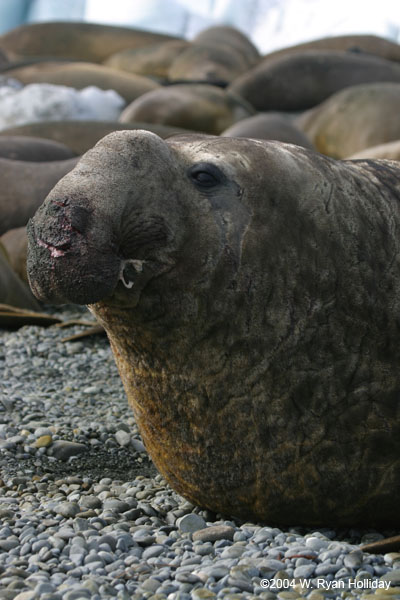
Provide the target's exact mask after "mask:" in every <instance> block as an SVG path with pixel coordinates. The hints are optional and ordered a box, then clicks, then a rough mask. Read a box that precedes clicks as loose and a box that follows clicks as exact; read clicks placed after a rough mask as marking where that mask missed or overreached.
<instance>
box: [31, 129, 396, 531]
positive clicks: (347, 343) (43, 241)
mask: <svg viewBox="0 0 400 600" xmlns="http://www.w3.org/2000/svg"><path fill="white" fill-rule="evenodd" d="M399 200H400V168H399V166H398V165H397V163H394V162H390V161H380V162H379V161H376V162H373V161H355V162H351V161H349V162H336V161H334V160H332V159H329V158H327V157H324V156H322V155H318V154H316V153H314V152H312V151H309V150H306V149H303V148H300V147H296V146H292V145H286V144H282V143H279V142H267V141H257V140H248V139H233V138H218V137H213V136H201V135H192V136H177V137H174V138H171V139H169V140H167V141H164V140H162V139H161V138H159V137H157V136H156V135H154V134H151V133H149V132H144V131H129V132H128V131H124V132H115V133H112V134H110V135H108V136H107V137H105V138H104V139H102V140H101V141H100V142H98V144H97V145H96V146H95V147H94V148H93V149H92V150H90V151H89V152H88V153H86V155H84V157H83V158H82V159H81V160H80V162H79V163H78V165H77V166H76V167H75V169H73V171H72V172H71V173H69V174H68V175H66V176H65V177H64V178H63V179H62V180H61V181H60V182H59V183H58V184H57V185H56V186H55V188H54V189H53V190H52V192H51V193H50V194H49V196H48V197H47V199H46V201H45V203H44V204H43V205H42V207H41V208H40V209H39V211H38V212H37V214H36V215H35V217H34V218H33V220H32V221H31V222H30V225H29V238H30V240H29V251H28V273H29V278H30V283H31V287H32V289H33V291H34V293H35V295H36V296H37V297H38V298H41V299H45V300H48V301H51V302H61V303H63V302H77V303H81V304H89V305H91V306H90V308H91V310H92V311H93V313H94V314H95V315H96V317H97V318H98V320H99V321H100V323H101V324H102V325H104V327H105V329H106V330H107V333H108V336H109V339H110V341H111V346H112V348H113V351H114V354H115V358H116V361H117V364H118V368H119V371H120V374H121V377H122V380H123V383H124V386H125V389H126V392H127V395H128V398H129V401H130V404H131V405H132V407H133V410H134V414H135V418H136V420H137V423H138V425H139V427H140V430H141V433H142V436H143V439H144V442H145V444H146V447H147V449H148V452H149V454H150V456H151V457H152V459H153V461H154V463H155V464H156V466H157V467H158V469H159V470H160V471H161V473H162V474H163V475H164V476H165V477H166V479H167V480H168V481H169V482H170V484H171V485H172V487H174V488H175V489H176V490H177V491H178V492H179V493H181V494H182V495H184V496H185V497H187V498H189V499H190V500H191V501H192V502H195V503H197V504H199V505H201V506H203V507H208V508H209V509H212V510H214V511H218V512H221V513H225V514H231V515H236V516H239V517H244V518H256V519H258V520H262V521H267V522H269V523H277V524H304V525H309V526H316V525H326V526H327V525H342V526H347V525H352V526H356V525H361V524H364V525H367V524H368V526H378V525H379V526H384V525H389V526H394V525H395V524H396V525H398V523H399V512H398V497H397V492H396V491H395V490H396V489H397V490H398V489H399V484H400V459H399V456H400V420H399V407H400V403H399V395H400V370H399V361H400V345H399V343H398V340H399V337H400V321H399V314H400V262H399V256H400V236H399V228H400V205H399Z"/></svg>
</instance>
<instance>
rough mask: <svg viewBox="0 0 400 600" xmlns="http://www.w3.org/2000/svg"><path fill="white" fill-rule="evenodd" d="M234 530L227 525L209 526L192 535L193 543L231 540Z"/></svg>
mask: <svg viewBox="0 0 400 600" xmlns="http://www.w3.org/2000/svg"><path fill="white" fill-rule="evenodd" d="M234 534H235V530H234V528H233V527H230V526H229V525H210V526H209V527H206V528H204V529H198V530H197V531H195V532H194V533H193V541H196V542H216V541H217V540H233V536H234Z"/></svg>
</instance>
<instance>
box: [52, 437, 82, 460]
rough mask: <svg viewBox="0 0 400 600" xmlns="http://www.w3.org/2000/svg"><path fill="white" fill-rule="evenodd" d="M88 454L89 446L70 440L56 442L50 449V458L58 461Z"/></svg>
mask: <svg viewBox="0 0 400 600" xmlns="http://www.w3.org/2000/svg"><path fill="white" fill-rule="evenodd" d="M85 452H87V446H86V445H85V444H81V443H78V442H70V441H68V440H56V441H54V442H53V443H52V445H51V446H50V448H49V454H50V456H54V458H56V459H57V460H68V459H69V458H71V457H73V456H79V455H81V454H84V453H85Z"/></svg>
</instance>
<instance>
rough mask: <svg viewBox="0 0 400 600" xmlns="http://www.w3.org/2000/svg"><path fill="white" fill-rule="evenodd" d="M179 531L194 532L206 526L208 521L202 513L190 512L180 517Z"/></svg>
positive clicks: (178, 522)
mask: <svg viewBox="0 0 400 600" xmlns="http://www.w3.org/2000/svg"><path fill="white" fill-rule="evenodd" d="M176 524H177V526H178V529H179V531H181V532H182V533H194V532H195V531H199V530H201V529H204V527H206V525H207V524H206V522H205V520H204V519H203V517H201V516H200V515H196V514H195V513H190V514H188V515H184V516H183V517H180V518H179V519H178V520H177V522H176Z"/></svg>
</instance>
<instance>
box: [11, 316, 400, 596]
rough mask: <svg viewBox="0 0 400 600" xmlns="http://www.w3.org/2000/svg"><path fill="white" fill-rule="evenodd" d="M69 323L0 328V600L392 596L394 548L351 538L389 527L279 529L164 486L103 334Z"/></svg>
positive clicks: (369, 537) (397, 565) (399, 570)
mask: <svg viewBox="0 0 400 600" xmlns="http://www.w3.org/2000/svg"><path fill="white" fill-rule="evenodd" d="M61 316H62V318H64V319H70V318H71V317H75V318H76V317H82V316H83V317H84V318H85V319H87V314H84V313H83V309H82V310H81V311H79V310H77V309H71V308H68V307H66V308H65V309H63V311H62V315H61ZM79 331H82V326H73V327H70V328H68V331H67V333H66V330H65V329H60V328H57V327H54V326H53V327H50V328H48V329H44V328H40V327H24V328H22V329H20V330H18V331H14V332H10V331H1V330H0V338H1V342H0V468H1V470H0V477H1V479H0V600H1V599H7V600H8V599H10V600H11V599H16V600H32V599H36V598H40V599H41V600H59V599H63V600H81V599H86V598H92V599H93V600H100V599H103V598H117V599H121V600H123V599H129V598H132V599H134V600H142V599H146V598H148V599H151V600H164V599H168V600H200V599H203V598H204V599H207V598H218V599H219V598H224V599H226V600H238V599H250V598H261V599H263V600H275V599H276V598H277V599H279V600H284V599H288V600H289V599H294V598H310V600H311V599H312V600H320V599H323V598H341V597H343V598H346V597H347V598H362V599H364V598H370V599H374V600H378V599H384V598H386V599H388V598H399V599H400V553H393V552H392V553H389V554H386V555H383V556H381V555H370V554H365V553H362V552H361V551H360V549H359V545H360V543H367V542H369V541H374V540H378V539H382V537H384V536H389V535H394V534H398V533H399V532H398V531H385V532H376V531H357V530H346V531H332V530H331V529H328V528H327V529H319V530H318V531H310V530H304V529H302V528H300V527H295V528H291V529H289V530H285V531H283V530H280V529H277V528H273V527H268V526H261V525H259V524H257V523H242V522H238V521H232V520H226V519H224V518H222V517H221V515H215V514H212V513H210V512H209V511H203V510H200V509H199V508H198V507H194V506H193V505H191V504H190V503H188V502H186V501H185V500H184V499H183V498H181V497H180V496H178V495H177V494H176V493H175V492H173V491H172V490H171V488H169V487H168V486H167V485H166V483H165V481H164V480H163V479H162V477H161V476H160V475H158V474H157V472H156V470H155V468H154V466H153V464H152V462H151V461H150V459H149V458H148V456H147V454H146V452H145V449H144V447H143V444H142V442H141V440H140V435H139V432H138V429H137V427H136V424H135V421H134V419H133V416H132V414H131V412H130V409H129V408H128V406H127V402H126V399H125V396H124V392H123V389H122V384H121V382H120V379H119V377H118V373H117V370H116V367H115V364H114V361H113V358H112V355H111V351H110V349H109V346H108V343H107V341H106V339H105V337H101V336H96V337H93V338H85V339H82V340H80V341H77V342H66V343H64V342H62V341H61V340H62V338H63V337H65V336H66V335H71V334H74V333H78V332H79Z"/></svg>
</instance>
